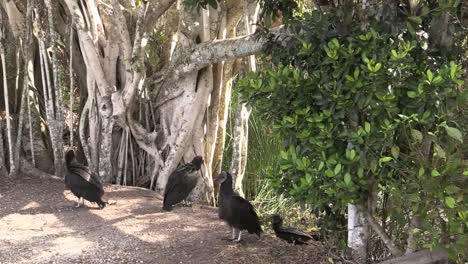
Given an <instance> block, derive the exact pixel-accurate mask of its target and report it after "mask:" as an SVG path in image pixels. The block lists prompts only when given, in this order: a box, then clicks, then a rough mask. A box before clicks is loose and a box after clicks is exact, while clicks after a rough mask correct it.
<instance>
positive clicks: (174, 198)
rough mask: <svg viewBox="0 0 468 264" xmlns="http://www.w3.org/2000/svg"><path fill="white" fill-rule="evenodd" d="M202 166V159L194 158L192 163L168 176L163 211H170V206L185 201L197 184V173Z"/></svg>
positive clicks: (180, 167)
mask: <svg viewBox="0 0 468 264" xmlns="http://www.w3.org/2000/svg"><path fill="white" fill-rule="evenodd" d="M202 164H203V158H202V157H201V156H196V157H195V158H193V160H192V162H190V163H187V164H184V165H182V166H179V167H178V168H177V169H176V170H175V171H174V172H173V173H172V174H171V176H169V179H168V180H167V185H166V191H165V192H164V202H163V210H166V211H171V210H172V206H173V205H175V204H177V203H180V202H181V201H182V200H185V199H187V197H188V195H189V194H190V192H191V191H192V190H193V188H195V186H196V185H197V182H198V176H197V174H198V171H199V170H200V168H201V166H202Z"/></svg>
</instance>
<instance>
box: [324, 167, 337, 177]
mask: <svg viewBox="0 0 468 264" xmlns="http://www.w3.org/2000/svg"><path fill="white" fill-rule="evenodd" d="M325 175H326V176H327V177H330V178H331V177H333V176H335V174H333V171H332V170H330V169H327V170H326V171H325Z"/></svg>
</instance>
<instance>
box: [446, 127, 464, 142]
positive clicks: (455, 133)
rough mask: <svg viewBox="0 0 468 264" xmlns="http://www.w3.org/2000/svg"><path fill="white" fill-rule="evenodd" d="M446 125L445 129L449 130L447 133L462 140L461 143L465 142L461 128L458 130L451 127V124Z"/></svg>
mask: <svg viewBox="0 0 468 264" xmlns="http://www.w3.org/2000/svg"><path fill="white" fill-rule="evenodd" d="M444 127H445V131H447V134H448V135H449V136H450V137H451V138H453V139H456V140H458V141H460V143H463V136H462V133H461V132H460V130H458V129H457V128H455V127H449V126H444Z"/></svg>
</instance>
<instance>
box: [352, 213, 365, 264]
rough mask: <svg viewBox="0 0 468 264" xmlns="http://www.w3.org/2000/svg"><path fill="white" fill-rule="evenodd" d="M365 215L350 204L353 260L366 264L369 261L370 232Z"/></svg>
mask: <svg viewBox="0 0 468 264" xmlns="http://www.w3.org/2000/svg"><path fill="white" fill-rule="evenodd" d="M367 226H368V225H367V220H366V218H365V217H364V215H363V213H362V212H361V211H360V210H359V209H358V207H357V206H355V205H353V204H348V247H349V248H350V249H351V250H352V255H353V258H354V259H355V260H356V261H358V262H362V263H364V262H365V261H366V259H367V240H368V238H369V230H368V228H367Z"/></svg>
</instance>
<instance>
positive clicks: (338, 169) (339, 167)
mask: <svg viewBox="0 0 468 264" xmlns="http://www.w3.org/2000/svg"><path fill="white" fill-rule="evenodd" d="M340 171H341V163H338V164H336V166H335V175H338V173H340Z"/></svg>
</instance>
